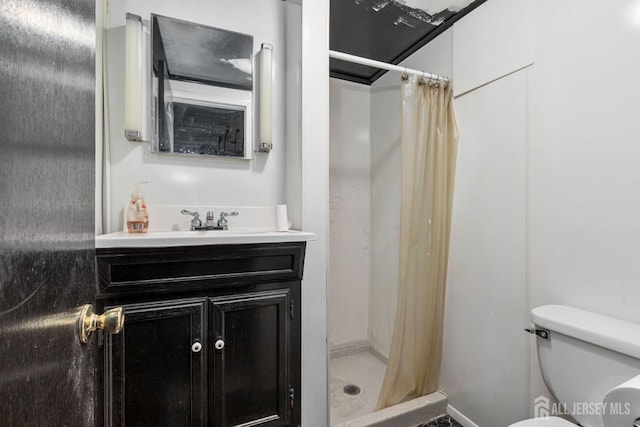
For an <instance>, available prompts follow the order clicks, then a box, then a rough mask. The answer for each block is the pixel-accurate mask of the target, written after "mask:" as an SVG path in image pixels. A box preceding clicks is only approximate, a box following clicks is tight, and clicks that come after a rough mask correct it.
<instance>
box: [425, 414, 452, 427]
mask: <svg viewBox="0 0 640 427" xmlns="http://www.w3.org/2000/svg"><path fill="white" fill-rule="evenodd" d="M422 427H462V426H461V425H460V423H458V422H457V421H456V420H454V419H453V418H451V417H450V416H449V415H445V416H444V417H440V418H437V419H435V420H431V421H429V422H428V423H426V424H423V425H422Z"/></svg>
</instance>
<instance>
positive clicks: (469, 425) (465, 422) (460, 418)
mask: <svg viewBox="0 0 640 427" xmlns="http://www.w3.org/2000/svg"><path fill="white" fill-rule="evenodd" d="M447 414H449V415H451V416H452V417H453V419H455V420H456V421H457V422H459V423H460V424H462V427H479V426H478V424H476V423H474V422H473V421H471V420H470V419H469V418H467V417H466V416H464V415H463V414H462V412H460V411H458V410H457V409H456V408H454V407H453V406H451V405H448V406H447Z"/></svg>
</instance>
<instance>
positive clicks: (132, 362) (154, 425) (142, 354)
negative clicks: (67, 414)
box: [104, 299, 208, 427]
mask: <svg viewBox="0 0 640 427" xmlns="http://www.w3.org/2000/svg"><path fill="white" fill-rule="evenodd" d="M123 307H124V310H125V313H126V316H127V326H126V328H125V329H124V330H123V331H122V332H121V333H120V334H118V335H109V336H107V338H106V342H105V370H104V372H105V384H106V390H105V395H106V396H105V397H106V399H105V411H106V414H105V415H106V420H105V425H108V426H114V427H120V426H134V427H147V426H148V427H187V426H193V427H200V426H206V425H207V420H206V416H207V414H206V407H207V387H206V379H207V373H206V354H207V347H208V343H207V339H206V336H205V335H204V334H205V309H206V300H204V299H196V300H171V301H163V302H151V303H143V304H129V305H124V306H123ZM107 308H108V307H107Z"/></svg>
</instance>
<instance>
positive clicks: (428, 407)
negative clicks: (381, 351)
mask: <svg viewBox="0 0 640 427" xmlns="http://www.w3.org/2000/svg"><path fill="white" fill-rule="evenodd" d="M385 369H386V367H385V365H384V363H382V362H381V361H380V360H379V359H378V358H376V357H375V356H373V355H372V354H370V353H368V352H363V353H357V354H350V355H347V356H343V357H338V358H335V359H332V360H331V365H330V373H331V396H330V404H331V417H330V418H331V426H332V427H368V426H371V427H413V426H418V425H423V424H425V423H426V422H428V421H429V420H432V419H434V418H436V417H438V416H440V415H444V414H445V413H446V411H447V396H445V395H444V394H442V393H440V392H435V393H431V394H429V395H427V396H423V397H420V398H417V399H414V400H411V401H408V402H404V403H401V404H399V405H395V406H392V407H390V408H386V409H383V410H381V411H376V412H373V409H374V407H375V404H376V401H377V398H378V393H379V392H380V388H381V386H382V379H383V378H384V372H385ZM347 385H356V386H358V387H359V388H360V389H361V392H360V393H359V394H357V395H348V394H345V393H344V391H343V389H344V387H345V386H347Z"/></svg>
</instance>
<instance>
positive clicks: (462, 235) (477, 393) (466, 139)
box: [440, 73, 529, 426]
mask: <svg viewBox="0 0 640 427" xmlns="http://www.w3.org/2000/svg"><path fill="white" fill-rule="evenodd" d="M525 87H526V86H525V75H524V73H517V74H513V75H511V76H508V77H505V78H503V79H500V80H498V81H496V82H495V83H493V84H491V85H487V86H484V87H481V88H479V89H477V90H476V91H473V92H471V93H469V94H467V95H465V96H463V97H461V98H458V99H457V100H456V113H457V119H458V127H459V131H460V146H459V150H458V164H457V173H456V185H455V192H454V202H453V203H454V208H453V218H452V230H451V247H450V258H449V274H448V280H447V294H446V310H445V338H444V350H443V351H444V358H443V363H442V373H441V376H440V387H441V388H442V389H443V390H444V391H445V392H446V393H447V394H449V404H450V405H451V406H453V407H454V408H456V409H457V410H458V411H460V412H462V413H463V414H465V415H466V416H467V417H469V418H471V419H472V420H473V421H474V422H476V423H477V424H478V425H480V426H506V425H509V424H512V423H513V422H515V421H518V420H520V419H522V418H524V416H525V415H526V414H527V408H528V397H529V386H528V375H529V359H528V351H529V348H528V345H527V343H528V335H526V334H525V333H524V332H523V331H522V329H523V327H524V326H525V325H526V324H527V323H526V306H525V152H526V99H525V96H524V95H525Z"/></svg>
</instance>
